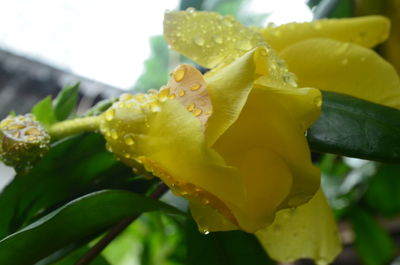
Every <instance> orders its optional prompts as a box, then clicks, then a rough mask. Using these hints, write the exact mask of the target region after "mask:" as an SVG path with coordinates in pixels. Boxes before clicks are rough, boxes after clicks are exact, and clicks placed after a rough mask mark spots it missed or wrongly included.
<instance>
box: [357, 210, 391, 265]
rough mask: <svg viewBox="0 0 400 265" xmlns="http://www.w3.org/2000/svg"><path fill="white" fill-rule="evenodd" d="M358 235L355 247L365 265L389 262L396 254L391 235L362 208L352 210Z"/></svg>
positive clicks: (378, 264)
mask: <svg viewBox="0 0 400 265" xmlns="http://www.w3.org/2000/svg"><path fill="white" fill-rule="evenodd" d="M350 218H351V221H352V224H353V230H354V233H355V236H356V240H355V247H356V249H357V252H358V254H359V255H360V258H361V260H362V261H363V263H364V264H365V265H380V264H387V262H388V261H390V259H391V258H393V255H394V250H395V248H394V242H393V239H392V238H391V237H390V235H389V234H388V233H387V231H385V230H384V229H383V228H382V227H381V226H380V225H379V224H378V223H377V222H376V221H375V219H374V217H373V216H372V215H370V214H369V213H368V212H366V211H364V210H363V209H361V208H357V207H355V208H353V209H352V210H351V212H350Z"/></svg>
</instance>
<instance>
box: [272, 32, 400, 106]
mask: <svg viewBox="0 0 400 265" xmlns="http://www.w3.org/2000/svg"><path fill="white" fill-rule="evenodd" d="M280 55H281V56H282V58H283V59H284V60H285V61H286V62H287V64H288V65H289V69H290V71H292V72H294V73H296V75H297V77H298V83H299V85H300V86H303V87H317V88H319V89H321V90H326V91H333V92H338V93H344V94H348V95H351V96H354V97H358V98H362V99H365V100H369V101H372V102H375V103H380V104H383V105H387V106H391V107H396V108H400V80H399V76H398V75H397V72H396V70H395V69H394V68H393V66H391V65H390V64H389V63H388V62H386V61H385V60H384V59H382V58H381V57H380V56H379V55H378V54H376V53H375V52H374V51H372V50H370V49H367V48H364V47H362V46H359V45H356V44H352V43H344V42H340V41H335V40H330V39H309V40H305V41H301V42H298V43H296V44H294V45H292V46H289V47H288V48H286V49H284V50H283V51H282V52H281V54H280Z"/></svg>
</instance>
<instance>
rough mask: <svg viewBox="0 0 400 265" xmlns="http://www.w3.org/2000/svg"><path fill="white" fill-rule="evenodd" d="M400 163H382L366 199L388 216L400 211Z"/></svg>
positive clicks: (374, 207)
mask: <svg viewBox="0 0 400 265" xmlns="http://www.w3.org/2000/svg"><path fill="white" fill-rule="evenodd" d="M399 172H400V165H381V166H380V167H379V169H378V172H377V173H376V175H375V176H374V178H373V179H372V181H371V183H370V185H369V187H368V190H367V192H366V193H365V197H364V198H365V200H366V202H367V204H368V206H370V207H371V208H373V209H374V210H375V211H377V212H379V213H383V214H385V215H387V216H394V215H397V214H399V213H400V178H399Z"/></svg>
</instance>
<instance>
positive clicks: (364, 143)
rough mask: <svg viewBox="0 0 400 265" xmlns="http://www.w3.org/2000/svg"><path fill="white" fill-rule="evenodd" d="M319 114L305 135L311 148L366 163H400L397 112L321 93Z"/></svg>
mask: <svg viewBox="0 0 400 265" xmlns="http://www.w3.org/2000/svg"><path fill="white" fill-rule="evenodd" d="M322 94H323V104H322V113H321V116H320V118H319V120H318V121H317V122H316V123H314V124H313V126H312V127H311V128H310V129H309V131H308V135H307V138H308V142H309V144H310V148H311V150H313V151H316V152H323V153H334V154H339V155H344V156H349V157H356V158H363V159H368V160H376V161H386V162H400V111H399V110H396V109H393V108H390V107H386V106H382V105H379V104H375V103H372V102H368V101H365V100H361V99H357V98H354V97H351V96H347V95H343V94H337V93H333V92H323V93H322Z"/></svg>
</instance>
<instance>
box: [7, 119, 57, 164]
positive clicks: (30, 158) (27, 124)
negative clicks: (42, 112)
mask: <svg viewBox="0 0 400 265" xmlns="http://www.w3.org/2000/svg"><path fill="white" fill-rule="evenodd" d="M49 143H50V136H49V134H48V133H47V131H46V130H45V128H43V126H42V125H41V124H40V123H39V122H38V121H36V119H35V117H34V116H33V115H32V114H26V115H18V116H8V117H7V118H5V119H4V120H2V121H1V122H0V160H1V161H3V162H4V164H6V165H9V166H12V167H14V168H15V169H16V170H17V171H19V172H26V171H28V170H29V169H30V168H31V167H32V165H33V163H34V162H35V161H36V160H37V159H38V158H40V157H42V156H43V155H44V154H46V152H47V151H48V149H49Z"/></svg>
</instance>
